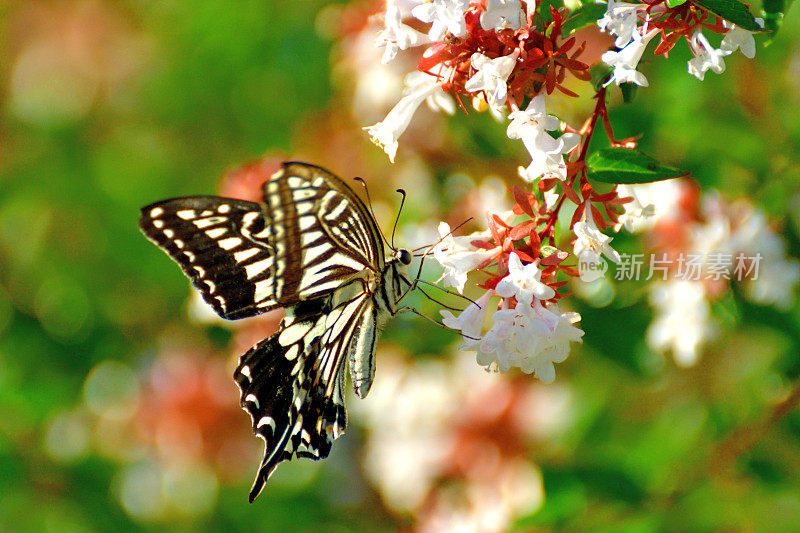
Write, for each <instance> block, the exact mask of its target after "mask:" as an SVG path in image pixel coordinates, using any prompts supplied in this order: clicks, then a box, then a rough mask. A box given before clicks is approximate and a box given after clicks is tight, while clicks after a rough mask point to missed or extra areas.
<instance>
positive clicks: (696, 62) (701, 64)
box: [687, 30, 729, 81]
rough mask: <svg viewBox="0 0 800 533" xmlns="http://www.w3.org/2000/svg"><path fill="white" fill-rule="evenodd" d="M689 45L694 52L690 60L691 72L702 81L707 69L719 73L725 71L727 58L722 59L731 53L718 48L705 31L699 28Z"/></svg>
mask: <svg viewBox="0 0 800 533" xmlns="http://www.w3.org/2000/svg"><path fill="white" fill-rule="evenodd" d="M689 45H690V47H691V49H692V53H693V54H694V59H690V60H689V62H688V64H687V65H688V67H687V68H688V70H689V74H691V75H692V76H694V77H695V78H697V79H698V80H700V81H703V79H704V78H705V77H706V71H707V70H712V71H713V72H716V73H717V74H722V73H723V72H725V60H724V59H722V58H723V57H725V56H726V55H728V54H729V53H725V52H723V51H722V50H717V49H715V48H714V47H713V46H711V43H709V42H708V39H706V36H705V35H703V32H701V31H700V30H697V31H695V32H694V35H692V38H691V40H690V41H689Z"/></svg>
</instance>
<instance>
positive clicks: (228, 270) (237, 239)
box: [139, 196, 278, 319]
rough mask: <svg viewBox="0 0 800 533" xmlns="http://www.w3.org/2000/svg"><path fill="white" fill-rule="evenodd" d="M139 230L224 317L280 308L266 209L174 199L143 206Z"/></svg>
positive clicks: (217, 199)
mask: <svg viewBox="0 0 800 533" xmlns="http://www.w3.org/2000/svg"><path fill="white" fill-rule="evenodd" d="M139 227H140V228H141V230H142V232H144V234H145V235H146V236H147V238H148V239H150V240H151V241H153V242H154V243H156V244H157V245H158V246H159V247H160V248H161V249H163V250H164V251H165V252H166V253H167V254H168V255H169V256H170V257H171V258H172V259H174V260H175V261H176V262H177V263H178V264H179V265H180V266H181V269H182V270H183V272H184V273H185V274H186V275H187V276H188V277H189V279H191V280H192V283H193V284H194V286H195V287H197V288H198V289H199V290H200V292H201V293H202V295H203V299H204V300H205V301H206V302H208V303H209V304H210V305H211V306H212V307H213V308H214V310H215V311H216V312H217V314H218V315H219V316H221V317H222V318H227V319H236V318H244V317H249V316H254V315H257V314H260V313H264V312H266V311H269V310H270V309H273V308H275V307H277V306H278V304H277V302H276V301H275V298H274V294H273V286H274V272H273V271H274V268H273V266H274V265H273V259H274V252H273V249H272V245H271V244H270V242H269V227H268V226H267V224H266V219H265V217H264V214H263V210H262V206H261V205H259V204H255V203H252V202H245V201H243V200H234V199H231V198H221V197H218V196H192V197H187V198H174V199H171V200H164V201H162V202H157V203H154V204H152V205H149V206H147V207H143V208H142V217H141V219H140V221H139Z"/></svg>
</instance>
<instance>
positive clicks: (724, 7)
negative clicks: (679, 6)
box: [692, 0, 764, 32]
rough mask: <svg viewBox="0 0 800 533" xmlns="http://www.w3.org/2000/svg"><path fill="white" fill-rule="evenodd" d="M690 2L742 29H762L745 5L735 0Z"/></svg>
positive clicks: (754, 30)
mask: <svg viewBox="0 0 800 533" xmlns="http://www.w3.org/2000/svg"><path fill="white" fill-rule="evenodd" d="M692 3H694V4H696V5H698V6H700V7H702V8H703V9H705V10H706V11H710V12H711V13H714V14H715V15H719V16H720V17H722V18H724V19H725V20H727V21H729V22H733V23H734V24H736V25H737V26H739V27H740V28H742V29H744V30H747V31H752V32H762V31H764V30H763V29H762V28H761V26H759V25H758V24H757V23H756V21H755V19H754V18H753V15H751V14H750V11H749V10H748V9H747V6H746V5H744V4H743V3H741V2H738V1H737V0H692Z"/></svg>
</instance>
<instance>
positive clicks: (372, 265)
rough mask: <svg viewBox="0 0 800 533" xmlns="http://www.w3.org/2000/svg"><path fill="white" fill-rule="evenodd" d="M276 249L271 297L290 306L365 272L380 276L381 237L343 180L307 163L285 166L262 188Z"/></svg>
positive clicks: (367, 211)
mask: <svg viewBox="0 0 800 533" xmlns="http://www.w3.org/2000/svg"><path fill="white" fill-rule="evenodd" d="M264 201H265V203H266V213H267V218H268V219H269V222H270V226H271V228H272V233H273V234H272V236H271V242H272V243H273V245H274V247H275V299H276V300H277V301H278V303H281V304H285V305H291V304H295V303H297V302H298V301H302V300H308V299H312V298H317V297H320V296H323V295H326V294H328V293H330V292H332V291H333V290H335V289H336V288H337V287H339V286H341V285H343V284H344V283H345V282H347V281H348V280H350V279H351V278H352V277H353V276H355V275H357V274H359V273H361V272H363V271H364V270H370V271H373V272H374V273H376V274H378V275H379V274H380V273H381V271H382V270H383V267H384V264H385V259H384V255H383V243H382V241H381V237H380V233H379V231H378V227H377V225H376V222H375V220H374V219H373V217H372V215H371V213H370V212H369V210H368V209H367V207H366V206H365V205H364V202H362V201H361V199H360V198H359V197H358V196H357V195H356V194H355V193H354V192H353V191H352V189H350V187H348V186H347V185H346V184H345V183H344V182H343V181H342V180H341V179H339V178H337V177H336V176H334V175H333V174H331V173H330V172H328V171H327V170H325V169H322V168H320V167H317V166H314V165H309V164H306V163H284V165H283V168H282V169H281V170H280V171H279V172H278V173H276V174H275V175H274V176H272V178H270V180H269V181H268V182H267V183H265V184H264Z"/></svg>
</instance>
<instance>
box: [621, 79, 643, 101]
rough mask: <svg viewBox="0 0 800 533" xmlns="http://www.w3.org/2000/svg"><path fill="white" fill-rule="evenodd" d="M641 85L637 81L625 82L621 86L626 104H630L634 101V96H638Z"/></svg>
mask: <svg viewBox="0 0 800 533" xmlns="http://www.w3.org/2000/svg"><path fill="white" fill-rule="evenodd" d="M638 88H639V86H638V85H636V84H635V83H623V84H621V85H620V86H619V90H620V91H621V92H622V101H623V102H625V103H626V104H630V103H631V102H633V99H634V97H635V96H636V89H638Z"/></svg>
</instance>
